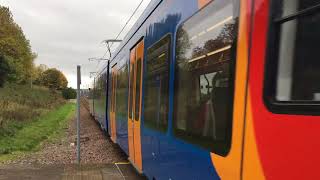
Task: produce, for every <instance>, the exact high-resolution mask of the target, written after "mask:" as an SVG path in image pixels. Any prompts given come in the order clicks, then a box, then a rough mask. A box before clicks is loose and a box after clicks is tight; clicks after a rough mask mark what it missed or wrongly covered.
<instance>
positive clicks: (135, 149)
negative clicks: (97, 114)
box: [128, 40, 144, 172]
mask: <svg viewBox="0 0 320 180" xmlns="http://www.w3.org/2000/svg"><path fill="white" fill-rule="evenodd" d="M143 49H144V44H143V40H142V41H140V42H139V43H138V44H137V45H136V46H135V47H134V48H133V49H132V50H131V52H130V82H129V98H128V101H129V102H128V141H129V160H130V161H131V163H132V164H133V165H134V166H135V167H136V169H137V170H138V171H140V172H141V171H142V156H141V135H140V133H141V130H140V127H141V99H142V98H141V95H142V69H143V51H144V50H143Z"/></svg>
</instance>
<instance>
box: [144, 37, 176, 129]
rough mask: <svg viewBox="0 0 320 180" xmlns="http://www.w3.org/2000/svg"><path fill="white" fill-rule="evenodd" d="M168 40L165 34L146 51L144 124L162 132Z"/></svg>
mask: <svg viewBox="0 0 320 180" xmlns="http://www.w3.org/2000/svg"><path fill="white" fill-rule="evenodd" d="M170 41H171V36H170V35H167V36H165V37H164V38H162V39H161V40H160V41H159V42H157V43H156V44H155V45H153V46H152V47H150V48H149V49H148V51H147V65H146V77H145V83H146V84H145V95H144V101H145V106H144V107H145V108H144V122H145V123H144V124H145V126H146V127H148V128H151V129H154V130H158V131H162V132H165V131H166V130H167V127H168V110H169V108H168V106H169V104H168V103H169V101H168V99H169V95H168V94H169V64H170V60H169V59H170V54H169V50H170Z"/></svg>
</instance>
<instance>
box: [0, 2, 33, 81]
mask: <svg viewBox="0 0 320 180" xmlns="http://www.w3.org/2000/svg"><path fill="white" fill-rule="evenodd" d="M0 56H3V58H4V60H3V61H6V62H5V63H6V64H8V68H9V70H10V71H9V73H8V74H7V80H8V81H10V82H15V83H26V82H29V80H30V79H31V78H32V77H31V76H30V75H31V74H32V70H33V67H34V64H33V61H34V59H35V58H36V54H35V53H33V52H32V50H31V46H30V42H29V40H28V39H27V38H26V37H25V35H24V33H23V31H22V29H21V28H20V27H19V25H17V24H16V23H15V22H14V19H13V16H12V14H11V12H10V10H9V8H7V7H3V6H0Z"/></svg>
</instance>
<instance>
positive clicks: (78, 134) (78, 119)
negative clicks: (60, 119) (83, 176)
mask: <svg viewBox="0 0 320 180" xmlns="http://www.w3.org/2000/svg"><path fill="white" fill-rule="evenodd" d="M80 69H81V67H80V65H78V66H77V163H78V164H80V84H81V72H80Z"/></svg>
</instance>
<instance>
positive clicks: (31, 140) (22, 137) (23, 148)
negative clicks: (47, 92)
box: [0, 103, 75, 161]
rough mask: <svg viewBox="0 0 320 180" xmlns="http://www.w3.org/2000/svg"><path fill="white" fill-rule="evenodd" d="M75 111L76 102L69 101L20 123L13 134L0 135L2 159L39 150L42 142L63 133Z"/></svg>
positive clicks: (0, 156) (0, 157)
mask: <svg viewBox="0 0 320 180" xmlns="http://www.w3.org/2000/svg"><path fill="white" fill-rule="evenodd" d="M74 112H75V104H73V103H67V104H65V105H62V106H61V107H59V108H57V109H54V110H52V111H50V112H48V113H46V114H45V115H42V116H40V117H39V118H38V119H36V120H32V121H30V122H26V123H22V124H19V130H17V131H16V132H15V134H14V135H13V136H2V137H0V161H1V160H6V159H8V158H9V159H10V158H12V157H15V156H16V155H18V154H20V153H21V152H22V153H23V152H28V151H34V150H37V149H38V148H39V146H40V145H41V143H42V142H44V141H46V140H50V139H53V138H55V137H57V136H59V134H60V135H61V132H63V129H64V128H65V127H66V126H67V124H68V120H70V119H71V118H72V116H74ZM4 155H5V156H4Z"/></svg>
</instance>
